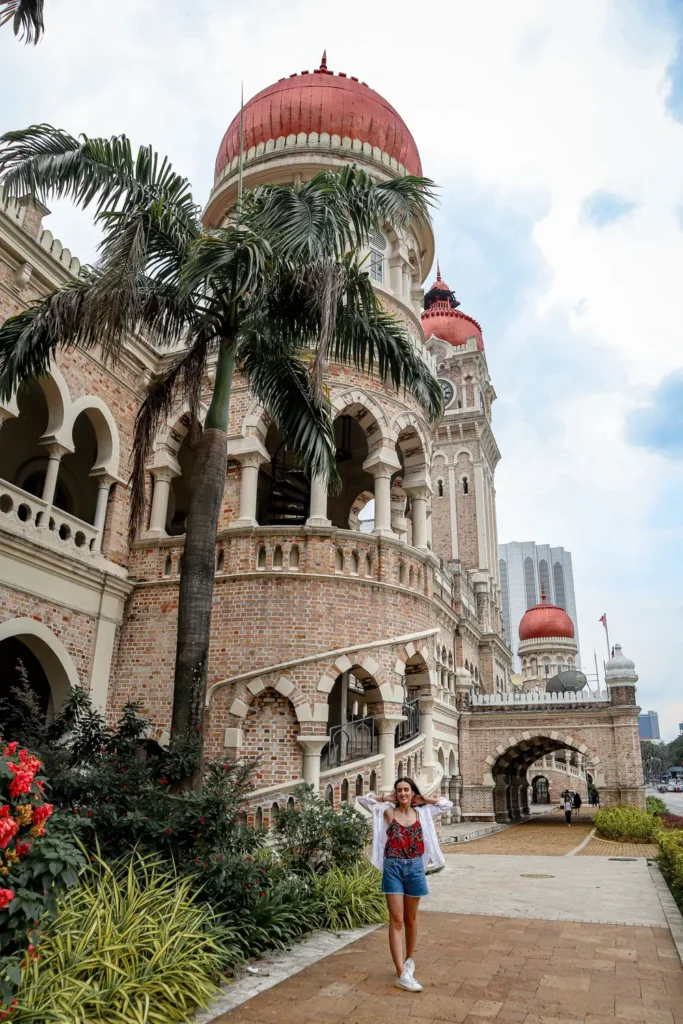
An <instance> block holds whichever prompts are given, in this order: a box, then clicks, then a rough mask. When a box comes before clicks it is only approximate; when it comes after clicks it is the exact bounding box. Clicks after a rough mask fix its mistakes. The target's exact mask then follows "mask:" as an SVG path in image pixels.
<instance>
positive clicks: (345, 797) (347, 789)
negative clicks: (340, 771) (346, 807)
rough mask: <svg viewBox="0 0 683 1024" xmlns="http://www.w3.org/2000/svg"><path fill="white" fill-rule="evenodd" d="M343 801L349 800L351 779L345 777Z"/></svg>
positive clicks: (344, 802) (342, 792)
mask: <svg viewBox="0 0 683 1024" xmlns="http://www.w3.org/2000/svg"><path fill="white" fill-rule="evenodd" d="M341 802H342V803H343V804H348V802H349V780H348V779H344V781H343V782H342V784H341Z"/></svg>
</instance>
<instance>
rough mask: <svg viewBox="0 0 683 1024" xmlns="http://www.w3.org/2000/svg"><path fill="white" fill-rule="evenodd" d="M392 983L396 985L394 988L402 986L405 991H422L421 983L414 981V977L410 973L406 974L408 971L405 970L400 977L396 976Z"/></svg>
mask: <svg viewBox="0 0 683 1024" xmlns="http://www.w3.org/2000/svg"><path fill="white" fill-rule="evenodd" d="M394 985H396V988H404V989H405V990H406V992H421V991H422V985H421V984H420V982H419V981H415V978H413V976H412V974H408V972H407V971H405V970H404V972H403V974H402V975H401V977H400V978H396V981H395V982H394Z"/></svg>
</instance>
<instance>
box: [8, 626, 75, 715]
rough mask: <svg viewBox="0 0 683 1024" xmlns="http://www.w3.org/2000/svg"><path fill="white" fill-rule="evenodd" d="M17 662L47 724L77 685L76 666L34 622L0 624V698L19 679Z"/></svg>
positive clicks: (45, 630) (64, 649)
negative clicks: (21, 666)
mask: <svg viewBox="0 0 683 1024" xmlns="http://www.w3.org/2000/svg"><path fill="white" fill-rule="evenodd" d="M20 662H21V665H23V668H24V670H25V672H26V674H27V676H28V682H29V685H30V687H31V689H32V690H33V691H34V693H35V694H36V697H37V698H38V701H39V704H40V707H41V710H43V711H44V714H45V716H46V718H47V719H48V720H49V719H50V718H52V716H53V715H54V714H56V713H57V712H58V711H59V709H60V707H61V705H62V703H63V701H64V700H65V698H66V697H67V696H68V694H69V692H70V691H71V690H72V689H74V688H75V687H77V686H79V685H80V681H79V678H78V672H77V671H76V666H75V665H74V663H73V660H72V658H71V656H70V655H69V652H68V651H67V649H66V647H65V646H64V644H63V643H62V642H61V641H60V640H59V639H58V638H57V637H56V636H55V635H54V633H53V632H52V631H51V630H50V629H48V627H47V626H46V625H44V624H43V623H42V622H37V621H36V620H35V619H11V620H10V621H9V622H3V623H2V624H0V693H2V695H3V696H4V697H7V698H9V697H10V692H11V689H12V688H13V687H14V686H15V685H16V684H17V682H18V681H19V679H20V674H21V669H20V668H19V667H18V666H19V663H20Z"/></svg>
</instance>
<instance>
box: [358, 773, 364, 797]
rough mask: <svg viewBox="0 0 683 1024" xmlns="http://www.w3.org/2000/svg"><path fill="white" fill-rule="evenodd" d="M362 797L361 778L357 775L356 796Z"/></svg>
mask: <svg viewBox="0 0 683 1024" xmlns="http://www.w3.org/2000/svg"><path fill="white" fill-rule="evenodd" d="M362 795H363V776H362V775H359V776H358V777H357V778H356V796H362Z"/></svg>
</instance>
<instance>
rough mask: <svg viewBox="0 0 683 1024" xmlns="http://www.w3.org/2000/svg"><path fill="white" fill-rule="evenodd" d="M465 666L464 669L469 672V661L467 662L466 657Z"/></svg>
mask: <svg viewBox="0 0 683 1024" xmlns="http://www.w3.org/2000/svg"><path fill="white" fill-rule="evenodd" d="M465 668H466V669H467V671H468V672H469V670H470V663H469V661H468V660H467V658H465Z"/></svg>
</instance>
